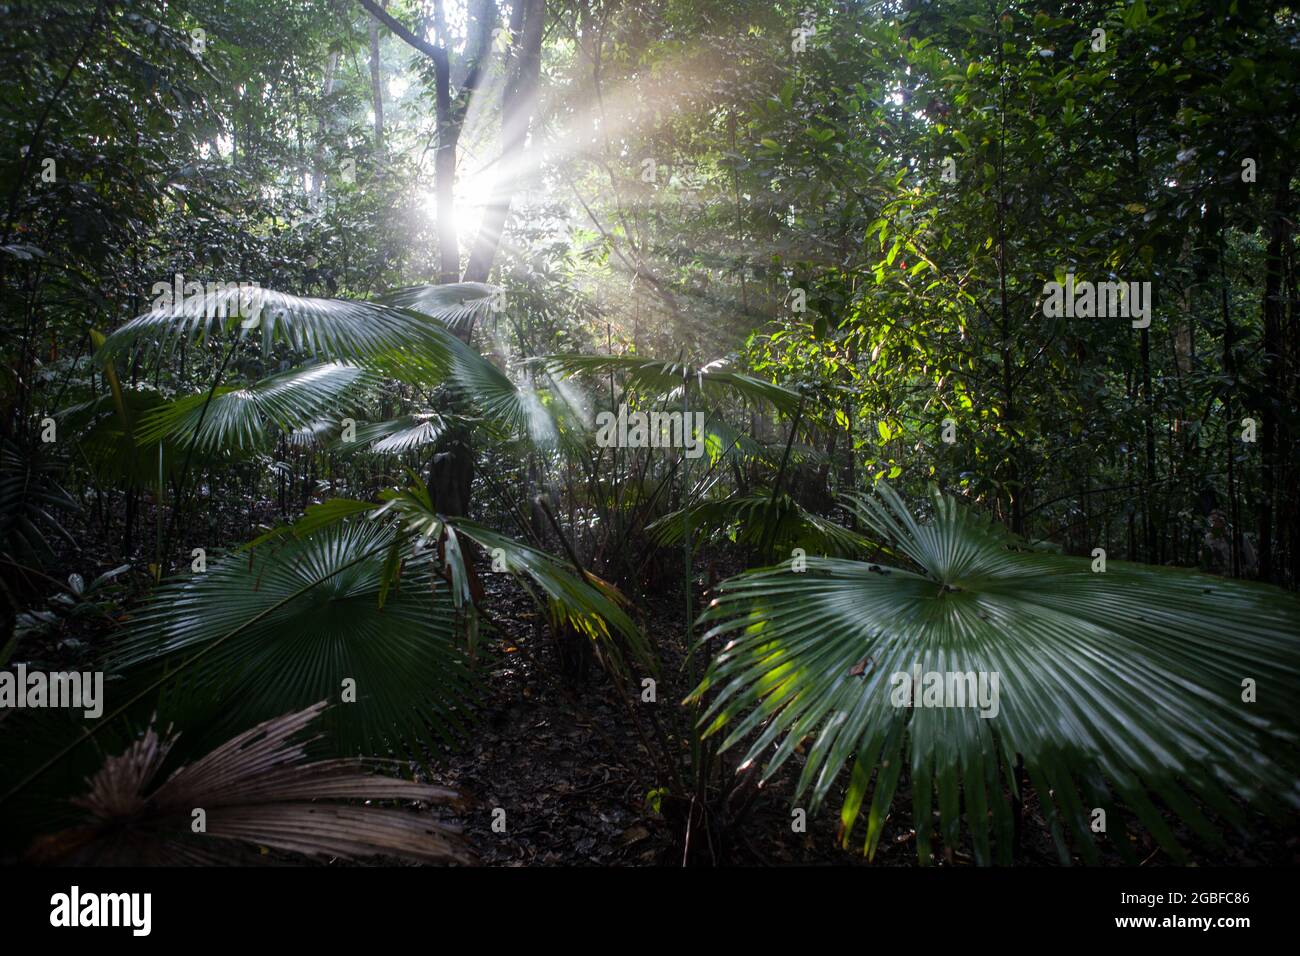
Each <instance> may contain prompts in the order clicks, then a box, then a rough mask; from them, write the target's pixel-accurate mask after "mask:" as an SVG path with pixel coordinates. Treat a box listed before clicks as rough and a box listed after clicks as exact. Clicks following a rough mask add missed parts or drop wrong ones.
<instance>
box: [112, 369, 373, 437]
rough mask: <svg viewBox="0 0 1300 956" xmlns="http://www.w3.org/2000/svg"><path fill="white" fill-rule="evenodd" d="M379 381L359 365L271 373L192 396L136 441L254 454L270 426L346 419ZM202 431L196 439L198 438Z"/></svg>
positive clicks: (146, 418) (146, 422) (157, 417)
mask: <svg viewBox="0 0 1300 956" xmlns="http://www.w3.org/2000/svg"><path fill="white" fill-rule="evenodd" d="M374 381H375V377H374V375H373V374H371V373H368V372H367V371H366V370H364V369H361V368H357V367H356V366H355V365H344V364H341V363H337V362H334V363H327V364H322V365H308V366H306V367H304V368H298V369H292V370H290V371H288V372H282V373H280V374H278V375H272V376H271V377H269V378H265V379H263V380H262V381H260V382H257V383H255V384H253V385H250V386H248V387H246V388H219V389H217V390H216V391H215V392H213V393H212V396H211V400H209V397H208V392H199V393H196V394H194V395H187V396H185V397H184V398H180V399H177V400H175V401H173V402H169V403H167V404H166V405H164V406H161V407H159V408H155V409H152V410H150V411H148V412H146V413H145V414H143V415H142V416H141V417H140V420H139V424H138V426H137V428H136V440H137V441H138V442H139V443H140V444H142V445H145V444H152V443H156V442H158V441H160V440H162V439H170V440H172V441H174V442H179V443H181V444H183V445H188V444H189V442H191V441H193V442H194V447H195V448H196V449H197V450H199V451H201V452H202V451H215V450H217V449H223V450H227V449H232V448H238V449H240V450H246V449H248V450H251V449H254V448H258V447H260V446H262V445H263V444H265V442H266V439H267V426H269V425H274V426H276V427H278V428H280V429H282V430H284V431H289V432H292V431H295V430H297V429H301V428H308V427H310V426H312V425H313V424H315V423H316V422H317V421H319V420H320V419H321V418H323V417H324V416H326V415H327V414H329V415H333V416H336V417H342V415H343V414H344V413H345V412H346V411H347V408H346V403H347V402H348V401H349V400H350V399H351V398H352V397H353V396H355V395H356V393H357V392H358V391H360V390H361V389H362V388H363V387H365V386H366V385H369V384H373V382H374ZM196 430H197V436H196Z"/></svg>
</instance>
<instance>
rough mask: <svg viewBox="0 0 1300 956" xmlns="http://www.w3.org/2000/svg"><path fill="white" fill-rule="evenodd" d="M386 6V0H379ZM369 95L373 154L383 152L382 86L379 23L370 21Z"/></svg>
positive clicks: (378, 154)
mask: <svg viewBox="0 0 1300 956" xmlns="http://www.w3.org/2000/svg"><path fill="white" fill-rule="evenodd" d="M380 3H381V4H383V5H384V6H388V0H380ZM370 95H371V99H372V100H373V101H374V105H375V155H376V156H382V155H383V154H384V87H383V84H382V83H381V82H380V76H379V24H378V23H376V22H375V21H374V20H373V19H372V20H371V21H370Z"/></svg>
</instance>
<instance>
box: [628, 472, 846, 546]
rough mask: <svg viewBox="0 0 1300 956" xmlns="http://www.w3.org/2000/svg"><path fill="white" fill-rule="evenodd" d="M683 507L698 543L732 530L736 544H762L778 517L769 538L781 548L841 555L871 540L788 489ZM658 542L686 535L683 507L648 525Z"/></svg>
mask: <svg viewBox="0 0 1300 956" xmlns="http://www.w3.org/2000/svg"><path fill="white" fill-rule="evenodd" d="M684 511H686V512H689V514H690V526H691V535H692V538H693V540H695V542H696V544H697V546H698V545H700V544H703V543H704V541H706V540H708V537H709V536H711V535H722V534H725V535H728V536H730V537H731V539H732V540H733V541H736V542H737V543H738V544H744V545H748V546H750V547H755V548H757V547H760V546H761V545H762V543H763V541H764V529H766V528H767V527H768V524H769V523H775V528H773V529H772V531H771V532H770V542H771V545H772V546H773V547H775V548H776V549H777V550H778V551H780V550H783V549H789V548H793V547H802V548H804V549H805V550H809V549H812V550H816V551H820V552H822V553H828V554H832V555H835V556H838V557H847V556H851V555H855V554H863V553H864V552H866V551H868V550H869V549H870V547H871V543H870V542H869V541H867V539H866V538H864V537H862V535H860V534H857V533H855V532H853V531H850V530H848V529H847V528H843V527H841V526H840V525H838V524H836V523H835V522H834V521H830V520H829V519H827V518H823V517H822V516H821V515H818V514H813V513H812V512H811V511H809V510H808V509H806V508H804V507H803V506H802V505H800V504H799V503H798V502H797V501H795V500H794V499H793V498H791V497H790V496H789V495H785V494H783V495H780V496H779V497H778V498H777V499H776V501H775V502H774V501H772V493H771V491H768V490H765V489H761V488H760V489H756V490H754V491H751V492H747V493H746V494H743V495H741V494H737V495H731V496H730V497H728V498H721V499H718V500H714V501H700V502H697V503H695V504H693V505H691V506H690V507H689V508H686V509H684ZM646 530H647V531H648V532H649V533H650V536H651V539H652V540H654V542H655V543H656V544H660V545H665V546H666V545H673V544H677V543H679V542H680V541H681V540H682V533H683V510H678V511H673V512H671V513H669V514H666V515H664V516H663V517H662V518H660V519H659V520H657V521H655V522H654V523H653V524H651V525H650V526H649V527H648V528H647V529H646Z"/></svg>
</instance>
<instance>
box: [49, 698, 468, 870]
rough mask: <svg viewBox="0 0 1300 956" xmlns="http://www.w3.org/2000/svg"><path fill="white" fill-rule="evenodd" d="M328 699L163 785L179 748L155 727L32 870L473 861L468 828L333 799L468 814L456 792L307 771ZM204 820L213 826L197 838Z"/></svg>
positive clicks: (314, 765) (316, 765) (338, 765)
mask: <svg viewBox="0 0 1300 956" xmlns="http://www.w3.org/2000/svg"><path fill="white" fill-rule="evenodd" d="M325 707H326V703H325V702H324V701H321V702H320V703H317V704H314V705H312V706H311V707H308V708H306V709H305V710H300V711H297V712H296V713H290V714H285V715H284V716H281V717H276V718H274V719H272V720H268V721H266V722H265V723H262V724H258V725H257V726H256V727H253V728H252V729H251V730H248V731H245V732H244V733H241V734H239V735H238V736H236V737H233V738H231V739H230V740H229V741H227V742H226V743H224V744H222V745H221V746H219V747H217V748H216V749H215V750H213V751H211V752H210V753H208V754H207V755H206V756H204V757H202V758H200V759H199V760H196V761H194V762H193V763H190V764H187V765H185V766H183V767H181V768H179V769H178V770H176V771H175V772H174V773H173V774H172V775H171V776H170V777H168V778H167V779H166V780H165V781H164V782H163V783H162V784H161V785H160V786H157V787H156V788H154V789H152V790H151V787H152V786H153V783H154V780H155V778H156V776H157V775H158V772H159V769H160V768H161V767H162V765H163V763H164V761H165V760H166V758H167V754H168V752H169V751H170V750H171V747H172V745H173V744H174V743H175V740H176V738H175V736H171V735H169V734H166V733H164V734H163V735H162V736H159V734H157V733H156V732H155V731H154V729H153V728H152V727H150V728H149V730H148V731H146V732H145V734H144V735H143V736H142V737H141V738H140V739H139V740H137V741H136V742H135V743H133V744H132V745H131V746H130V747H129V748H128V749H127V750H126V752H124V753H122V754H119V755H117V756H115V757H109V758H108V759H107V760H105V761H104V765H103V767H101V768H100V770H99V771H98V772H97V773H96V774H95V775H94V776H93V777H92V778H90V779H89V780H88V781H87V783H88V784H89V790H88V791H87V792H86V793H85V794H84V795H82V796H80V797H77V798H75V799H74V800H73V801H72V803H73V804H74V805H76V806H77V807H79V808H81V809H82V810H84V811H85V812H86V820H85V822H84V823H83V824H81V825H79V826H76V827H73V828H71V829H67V830H63V831H60V832H58V833H53V834H49V835H46V836H42V837H40V838H38V839H37V840H36V841H35V842H34V843H33V844H32V846H31V847H30V849H29V850H28V852H27V859H28V861H29V862H33V863H57V864H73V865H83V866H84V865H159V864H162V865H167V864H170V865H176V864H194V863H238V862H242V861H245V860H247V859H256V858H257V857H258V851H257V850H256V848H257V847H263V848H271V849H277V850H283V851H286V852H289V853H295V854H302V855H304V856H311V857H321V858H333V857H341V858H344V859H349V860H355V859H361V858H365V857H373V856H390V857H401V858H405V859H409V860H416V861H419V862H423V863H472V862H474V855H473V853H472V852H471V851H470V849H469V847H468V846H467V845H466V844H465V842H464V840H463V839H462V838H461V836H460V831H459V828H457V827H455V826H453V825H450V824H446V823H440V822H437V821H434V820H432V819H430V817H429V814H428V812H427V811H425V812H423V813H421V812H418V811H415V810H412V809H398V808H388V807H375V806H357V805H355V804H346V803H338V802H329V801H341V800H365V801H367V803H369V802H370V801H374V800H397V801H418V802H421V803H430V804H445V805H451V806H453V807H457V808H461V807H463V806H464V802H463V800H462V798H461V796H460V795H459V794H458V793H457V792H456V791H453V790H448V789H446V788H443V787H438V786H433V785H430V784H421V783H415V782H413V781H409V780H399V779H397V778H395V777H388V776H382V775H378V774H374V773H371V772H368V771H369V770H370V769H371V765H372V762H370V761H365V760H360V759H342V760H321V761H315V762H310V763H308V762H305V761H306V760H307V752H306V748H307V746H308V745H309V744H310V743H311V740H312V738H311V737H309V736H307V733H306V732H307V730H308V728H309V726H310V725H311V723H312V722H313V721H314V720H315V719H316V718H317V717H318V716H320V714H321V713H322V712H323V711H324V710H325ZM197 810H202V811H203V813H202V815H201V817H202V820H203V826H202V828H201V829H200V832H195V828H196V826H197V824H198V821H199V819H200V815H199V814H197V813H196V812H195V811H197Z"/></svg>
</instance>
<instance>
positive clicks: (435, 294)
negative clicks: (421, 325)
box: [379, 282, 498, 329]
mask: <svg viewBox="0 0 1300 956" xmlns="http://www.w3.org/2000/svg"><path fill="white" fill-rule="evenodd" d="M497 291H498V290H497V288H496V287H495V286H490V285H487V284H485V283H482V282H454V283H450V284H448V285H417V286H411V287H410V288H407V289H398V290H397V291H396V292H390V293H388V294H387V295H382V296H380V297H379V301H380V302H383V303H384V304H386V305H391V306H393V307H394V308H399V309H411V310H413V311H415V312H420V313H422V314H424V315H427V316H430V317H431V318H434V319H437V320H438V321H439V322H442V323H443V324H444V325H446V326H447V327H449V328H452V329H460V328H462V327H464V326H467V325H472V324H473V323H474V322H476V321H478V320H479V319H482V318H484V317H486V316H487V314H488V313H489V312H490V311H491V309H492V301H493V297H494V296H495V295H496V294H497Z"/></svg>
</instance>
